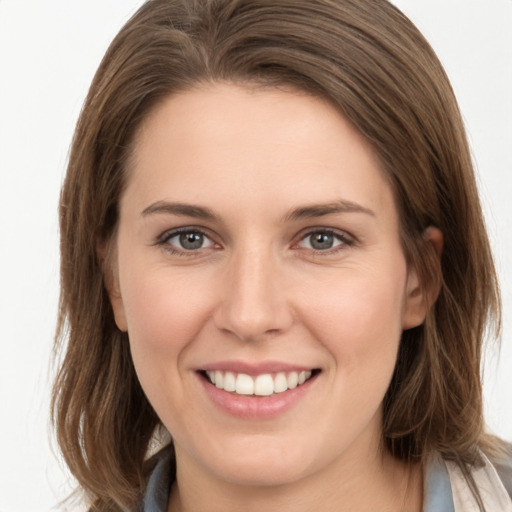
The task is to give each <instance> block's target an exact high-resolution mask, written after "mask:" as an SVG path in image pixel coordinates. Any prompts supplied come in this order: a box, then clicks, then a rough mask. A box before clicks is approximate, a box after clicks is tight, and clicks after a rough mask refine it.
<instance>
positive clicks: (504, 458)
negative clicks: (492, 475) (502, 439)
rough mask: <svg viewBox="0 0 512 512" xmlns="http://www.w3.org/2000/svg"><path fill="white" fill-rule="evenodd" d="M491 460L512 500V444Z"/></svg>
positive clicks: (505, 445) (506, 445)
mask: <svg viewBox="0 0 512 512" xmlns="http://www.w3.org/2000/svg"><path fill="white" fill-rule="evenodd" d="M491 460H492V465H493V466H494V468H495V469H496V473H498V476H499V478H500V480H501V482H502V483H503V486H504V487H505V489H506V490H507V492H508V494H509V495H510V497H511V498H512V444H509V443H507V444H504V445H503V450H502V453H501V454H500V455H499V456H498V457H493V458H492V459H491Z"/></svg>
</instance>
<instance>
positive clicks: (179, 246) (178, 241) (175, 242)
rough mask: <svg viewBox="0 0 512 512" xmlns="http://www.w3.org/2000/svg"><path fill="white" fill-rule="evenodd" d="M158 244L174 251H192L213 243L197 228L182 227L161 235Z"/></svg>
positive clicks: (207, 246)
mask: <svg viewBox="0 0 512 512" xmlns="http://www.w3.org/2000/svg"><path fill="white" fill-rule="evenodd" d="M159 243H160V245H163V246H164V247H165V248H166V249H169V250H171V251H176V252H192V251H198V250H200V249H206V248H209V247H212V246H213V245H214V243H213V241H212V240H211V239H210V238H209V237H208V236H206V235H205V234H204V233H203V232H202V231H199V230H197V229H182V230H179V231H173V232H170V233H168V234H166V235H164V236H163V237H162V239H161V240H160V242H159Z"/></svg>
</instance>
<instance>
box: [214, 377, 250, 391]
mask: <svg viewBox="0 0 512 512" xmlns="http://www.w3.org/2000/svg"><path fill="white" fill-rule="evenodd" d="M215 377H217V372H215ZM215 385H217V382H215ZM235 391H236V393H237V394H238V395H253V394H254V381H253V380H252V377H250V376H249V375H246V374H245V373H239V374H238V376H237V378H236V388H235Z"/></svg>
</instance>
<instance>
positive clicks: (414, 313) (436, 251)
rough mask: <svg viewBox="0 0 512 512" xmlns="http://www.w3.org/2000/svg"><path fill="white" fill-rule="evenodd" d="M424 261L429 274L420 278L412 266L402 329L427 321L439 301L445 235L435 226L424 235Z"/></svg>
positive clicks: (424, 273) (408, 279)
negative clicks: (432, 308) (431, 310)
mask: <svg viewBox="0 0 512 512" xmlns="http://www.w3.org/2000/svg"><path fill="white" fill-rule="evenodd" d="M423 242H424V244H423V248H422V250H423V251H425V254H424V259H425V262H426V263H427V262H428V263H427V264H426V265H425V266H426V267H427V268H428V275H427V272H423V275H422V276H420V275H419V272H418V269H416V268H414V267H413V266H411V268H410V269H409V272H408V276H407V287H406V297H405V305H404V314H403V321H402V328H403V329H404V330H406V329H412V328H413V327H418V326H419V325H421V324H422V323H423V322H424V321H425V317H426V316H427V313H428V311H429V310H430V308H431V307H432V305H433V304H434V303H435V301H436V300H437V297H438V295H439V292H440V290H441V282H442V276H441V255H442V252H443V234H442V233H441V231H440V230H439V229H438V228H436V227H433V226H430V227H428V228H427V229H426V230H425V232H424V233H423Z"/></svg>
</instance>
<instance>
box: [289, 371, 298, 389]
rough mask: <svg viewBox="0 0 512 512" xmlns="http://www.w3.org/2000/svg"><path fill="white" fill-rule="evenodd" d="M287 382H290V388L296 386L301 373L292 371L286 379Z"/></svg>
mask: <svg viewBox="0 0 512 512" xmlns="http://www.w3.org/2000/svg"><path fill="white" fill-rule="evenodd" d="M286 383H287V384H288V389H294V388H296V387H297V384H298V383H299V374H298V373H297V372H290V373H289V374H288V378H287V379H286Z"/></svg>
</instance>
